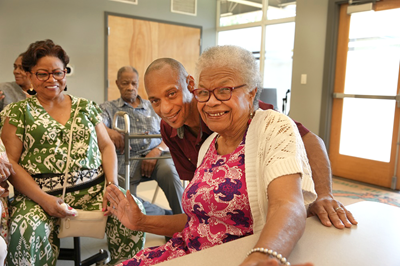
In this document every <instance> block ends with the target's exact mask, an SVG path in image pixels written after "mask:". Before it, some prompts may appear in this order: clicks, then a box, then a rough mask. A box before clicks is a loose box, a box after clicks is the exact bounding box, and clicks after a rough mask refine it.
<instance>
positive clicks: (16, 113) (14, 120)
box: [0, 101, 31, 141]
mask: <svg viewBox="0 0 400 266" xmlns="http://www.w3.org/2000/svg"><path fill="white" fill-rule="evenodd" d="M30 109H31V108H30V106H29V105H28V104H27V102H26V101H21V102H19V103H11V104H9V105H7V106H6V107H5V108H4V109H3V111H1V113H0V117H1V121H0V127H1V128H3V126H4V122H5V120H6V119H7V117H8V118H9V120H8V122H9V123H10V125H13V126H15V127H16V128H17V132H16V135H17V137H18V138H19V139H20V140H21V141H23V139H24V134H25V110H26V111H29V110H30Z"/></svg>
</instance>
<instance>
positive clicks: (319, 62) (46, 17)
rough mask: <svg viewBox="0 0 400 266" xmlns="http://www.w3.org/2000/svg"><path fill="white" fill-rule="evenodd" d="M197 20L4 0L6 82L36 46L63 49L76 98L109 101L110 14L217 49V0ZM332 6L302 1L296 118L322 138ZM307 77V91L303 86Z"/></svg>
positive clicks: (155, 4) (166, 8)
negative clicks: (198, 30) (176, 29)
mask: <svg viewBox="0 0 400 266" xmlns="http://www.w3.org/2000/svg"><path fill="white" fill-rule="evenodd" d="M197 2H198V11H197V16H188V15H182V14H176V13H171V12H170V3H171V1H170V0H139V5H129V4H123V3H118V2H113V1H109V0H68V1H62V0H51V1H50V0H34V1H32V0H0V82H4V81H12V80H14V77H13V75H12V64H13V62H14V60H15V58H16V56H17V55H18V54H19V53H20V52H22V51H24V50H25V49H26V48H27V46H28V45H29V44H30V43H31V42H33V41H36V40H40V39H44V38H51V39H53V40H54V41H55V42H56V43H59V44H61V45H62V46H63V47H64V48H65V50H66V51H67V52H68V54H69V55H70V57H71V64H72V65H73V66H74V68H75V73H74V75H73V76H71V77H68V90H69V92H70V93H71V94H73V95H76V96H80V97H85V98H88V99H91V100H94V101H96V102H99V103H101V102H103V101H104V60H105V58H104V56H105V52H104V40H105V33H104V12H105V11H107V12H113V13H120V14H123V15H131V16H138V17H147V18H150V19H157V20H163V21H169V22H175V23H184V24H190V25H197V26H202V27H203V35H202V37H203V43H202V49H203V50H204V48H207V47H209V46H213V45H215V44H216V34H215V21H216V19H215V16H216V0H198V1H197ZM328 2H329V0H297V17H296V33H295V35H296V36H295V45H294V56H293V79H292V95H291V111H290V116H291V117H292V118H294V119H295V120H297V121H300V122H302V123H303V124H304V125H305V126H306V127H307V128H309V129H310V130H311V131H313V132H314V133H316V134H319V133H320V132H319V129H320V124H321V120H322V123H325V122H326V121H324V119H321V108H324V107H323V106H321V105H322V104H321V103H322V101H321V98H322V97H325V96H324V95H323V72H324V53H325V37H326V27H327V17H328V15H327V12H328ZM301 74H307V76H308V80H307V84H306V85H301V84H300V76H301Z"/></svg>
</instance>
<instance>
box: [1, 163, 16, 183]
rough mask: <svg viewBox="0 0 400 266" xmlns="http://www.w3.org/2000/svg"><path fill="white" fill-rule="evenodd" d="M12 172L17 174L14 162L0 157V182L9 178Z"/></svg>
mask: <svg viewBox="0 0 400 266" xmlns="http://www.w3.org/2000/svg"><path fill="white" fill-rule="evenodd" d="M11 174H15V171H14V168H13V167H12V164H11V163H9V162H7V161H6V160H4V159H1V158H0V182H3V181H5V180H7V178H8V177H9V176H10V175H11Z"/></svg>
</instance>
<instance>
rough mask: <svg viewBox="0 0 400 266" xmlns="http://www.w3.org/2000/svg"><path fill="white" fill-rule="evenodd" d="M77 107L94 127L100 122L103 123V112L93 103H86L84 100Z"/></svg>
mask: <svg viewBox="0 0 400 266" xmlns="http://www.w3.org/2000/svg"><path fill="white" fill-rule="evenodd" d="M79 107H81V108H82V110H84V112H86V113H87V116H88V119H89V121H90V122H91V123H92V124H93V125H94V126H96V125H97V124H99V123H100V122H103V117H102V115H101V113H102V112H103V111H102V110H101V108H100V107H99V105H98V104H97V103H95V102H93V101H88V100H85V99H81V102H80V103H79Z"/></svg>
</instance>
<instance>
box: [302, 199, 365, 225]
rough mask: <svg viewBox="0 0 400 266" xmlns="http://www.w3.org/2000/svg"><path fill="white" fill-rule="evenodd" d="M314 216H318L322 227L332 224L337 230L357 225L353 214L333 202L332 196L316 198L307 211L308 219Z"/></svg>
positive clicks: (336, 202)
mask: <svg viewBox="0 0 400 266" xmlns="http://www.w3.org/2000/svg"><path fill="white" fill-rule="evenodd" d="M314 215H316V216H318V218H319V220H320V221H321V223H322V224H323V225H325V226H331V225H332V224H333V225H334V226H335V227H336V228H338V229H342V228H344V227H347V228H349V227H351V225H352V224H354V225H356V224H357V223H358V222H357V221H356V219H354V217H353V214H352V213H351V212H350V211H348V210H347V209H346V208H345V207H344V206H343V204H342V203H340V202H339V201H337V200H335V199H334V198H333V196H332V195H328V196H318V198H317V199H316V200H315V201H314V202H313V203H312V204H311V205H310V206H309V208H308V211H307V216H308V217H310V216H314Z"/></svg>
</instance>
